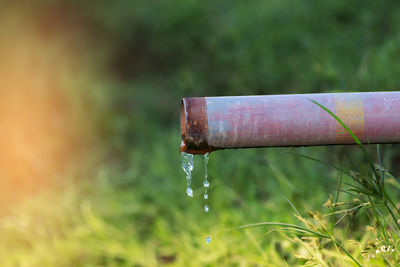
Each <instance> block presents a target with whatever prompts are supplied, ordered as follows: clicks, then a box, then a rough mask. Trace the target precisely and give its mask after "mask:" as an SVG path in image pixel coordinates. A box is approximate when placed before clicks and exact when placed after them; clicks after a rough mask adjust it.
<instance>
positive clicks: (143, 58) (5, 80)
mask: <svg viewBox="0 0 400 267" xmlns="http://www.w3.org/2000/svg"><path fill="white" fill-rule="evenodd" d="M399 27H400V5H399V4H398V2H397V1H344V0H337V1H289V0H279V1H278V0H271V1H225V0H217V1H194V0H175V1H165V0H152V1H144V0H132V1H123V0H116V1H104V0H99V1H59V0H49V1H6V0H4V1H0V114H1V115H0V116H1V120H0V129H1V131H0V144H1V150H2V152H1V155H0V215H1V217H0V259H1V265H2V266H163V265H166V266H294V265H301V264H302V263H304V262H302V261H299V260H298V259H296V258H295V257H294V255H295V254H301V253H302V248H301V246H298V245H296V244H294V245H293V244H291V243H290V242H289V241H288V240H287V238H285V237H284V236H282V235H280V234H272V235H269V236H268V237H267V238H266V239H261V240H259V239H258V237H259V235H260V234H262V233H264V232H266V230H265V229H258V230H251V231H250V230H241V231H227V229H229V228H231V227H235V226H240V225H243V224H247V223H254V222H259V221H283V222H296V219H295V218H294V217H293V213H294V211H293V209H292V208H291V206H290V205H289V203H288V202H287V200H286V199H289V200H290V201H291V202H292V203H293V204H294V205H295V206H296V207H297V208H298V209H299V210H301V211H305V210H308V209H312V210H322V207H321V205H322V204H323V203H324V202H325V201H326V199H327V198H328V195H329V193H332V192H333V191H334V190H333V188H334V187H336V186H337V183H338V177H339V175H338V174H337V173H336V172H334V171H333V170H331V169H327V168H326V167H325V166H323V165H321V164H318V163H316V162H313V161H309V160H307V159H303V158H299V157H297V156H295V155H292V154H290V153H285V152H286V151H294V152H298V153H304V154H308V155H311V156H314V157H317V158H320V159H323V160H325V161H328V162H330V163H332V164H337V165H339V166H343V165H346V164H348V160H346V159H345V158H344V157H343V155H344V154H347V155H349V157H350V158H352V159H353V161H354V162H355V164H357V162H360V161H361V159H360V158H361V157H360V153H359V152H358V151H357V149H355V148H353V147H346V148H344V147H327V148H325V147H317V148H315V147H314V148H296V149H277V148H273V149H247V150H234V151H218V152H215V153H212V154H211V156H210V163H209V178H210V182H211V188H210V198H209V202H210V207H211V210H210V213H209V214H207V215H206V214H204V211H203V204H204V203H203V200H202V193H203V192H202V186H201V182H202V179H203V178H202V174H203V167H202V160H201V158H196V160H195V170H194V177H193V179H194V181H193V183H194V189H195V190H194V191H195V192H194V193H195V197H194V198H193V199H189V198H188V197H187V196H186V194H185V186H186V185H185V176H184V173H183V171H182V169H181V167H180V154H179V145H180V129H179V111H180V99H181V98H182V97H190V96H222V95H252V94H278V93H312V92H347V91H352V92H354V91H380V90H385V91H386V90H387V91H390V90H397V89H398V88H399V85H400V79H399V77H400V76H399V71H400V34H399V33H400V31H399V30H400V29H399ZM372 149H374V148H372ZM396 151H398V149H396V147H395V146H391V145H386V146H385V147H384V159H385V167H388V168H390V167H392V166H393V167H396V166H395V162H396V158H399V155H398V154H397V152H396ZM397 162H398V161H397ZM360 220H362V218H361V219H360ZM361 225H362V224H361V223H359V224H358V223H357V220H356V221H355V222H354V223H353V228H354V229H353V230H354V231H353V232H352V233H350V234H351V238H353V239H357V238H360V236H362V235H363V231H364V230H363V226H361ZM344 228H345V227H344ZM209 234H210V235H211V236H212V242H211V244H206V243H205V241H204V240H205V237H206V236H207V235H209Z"/></svg>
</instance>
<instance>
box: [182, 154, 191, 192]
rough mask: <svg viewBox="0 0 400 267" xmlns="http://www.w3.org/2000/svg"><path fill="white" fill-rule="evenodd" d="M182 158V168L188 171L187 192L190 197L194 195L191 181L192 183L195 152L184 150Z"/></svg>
mask: <svg viewBox="0 0 400 267" xmlns="http://www.w3.org/2000/svg"><path fill="white" fill-rule="evenodd" d="M181 155H182V156H181V158H182V163H181V164H182V169H183V170H184V171H185V173H186V185H187V188H186V194H187V195H188V196H189V197H193V190H192V188H191V187H190V185H191V183H192V171H193V158H194V155H193V154H188V153H185V152H182V154H181Z"/></svg>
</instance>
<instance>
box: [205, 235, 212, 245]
mask: <svg viewBox="0 0 400 267" xmlns="http://www.w3.org/2000/svg"><path fill="white" fill-rule="evenodd" d="M206 243H207V244H210V243H211V236H207V237H206Z"/></svg>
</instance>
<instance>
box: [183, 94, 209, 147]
mask: <svg viewBox="0 0 400 267" xmlns="http://www.w3.org/2000/svg"><path fill="white" fill-rule="evenodd" d="M181 136H182V144H181V147H180V150H181V152H186V153H191V154H205V153H207V152H211V151H213V150H214V149H213V148H211V147H210V146H209V145H208V143H207V136H208V118H207V106H206V98H205V97H193V98H183V99H182V102H181Z"/></svg>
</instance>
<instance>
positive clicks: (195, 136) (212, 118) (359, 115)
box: [180, 92, 400, 154]
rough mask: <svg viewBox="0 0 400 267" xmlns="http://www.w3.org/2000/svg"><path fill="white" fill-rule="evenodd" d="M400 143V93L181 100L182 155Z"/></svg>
mask: <svg viewBox="0 0 400 267" xmlns="http://www.w3.org/2000/svg"><path fill="white" fill-rule="evenodd" d="M311 100H314V101H316V102H318V103H320V104H321V105H323V106H325V107H326V108H328V109H329V110H331V111H332V112H333V113H334V114H336V115H337V116H338V117H339V118H340V119H341V120H342V121H343V122H344V123H345V124H346V125H347V126H348V127H349V128H350V130H351V131H352V132H353V133H354V134H355V135H356V136H357V137H358V138H359V139H360V141H361V142H362V143H366V144H372V143H397V142H400V92H371V93H328V94H296V95H267V96H233V97H198V98H197V97H196V98H183V99H182V103H181V135H182V145H181V148H180V149H181V151H183V152H187V153H192V154H204V153H206V152H210V151H214V150H217V149H226V148H246V147H279V146H313V145H339V144H354V143H355V142H354V140H353V138H352V137H351V136H350V134H349V133H348V132H347V131H346V130H345V129H344V128H343V126H342V125H340V124H339V123H338V122H337V121H336V120H335V118H333V117H332V116H331V115H329V114H328V113H327V112H326V111H325V110H323V109H322V108H321V107H319V106H318V105H316V104H315V103H313V102H312V101H311Z"/></svg>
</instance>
